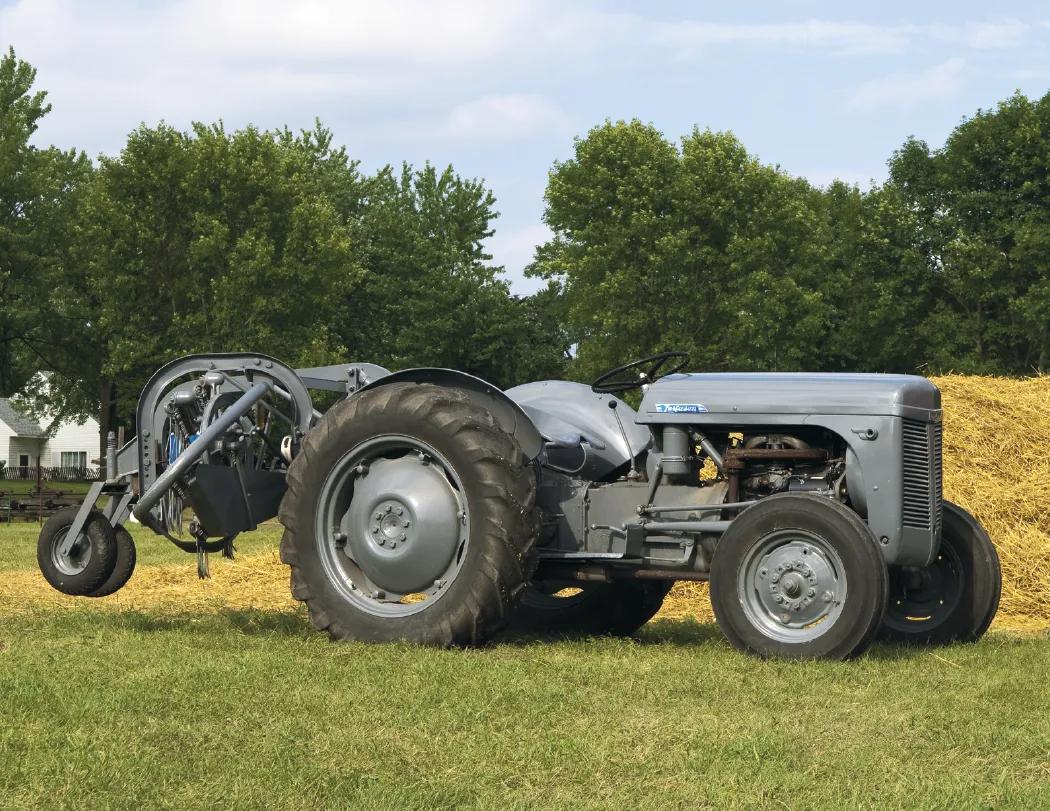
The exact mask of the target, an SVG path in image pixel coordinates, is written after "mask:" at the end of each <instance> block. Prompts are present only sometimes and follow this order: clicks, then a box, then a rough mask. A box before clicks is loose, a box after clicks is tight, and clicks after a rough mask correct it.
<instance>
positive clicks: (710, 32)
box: [650, 20, 920, 54]
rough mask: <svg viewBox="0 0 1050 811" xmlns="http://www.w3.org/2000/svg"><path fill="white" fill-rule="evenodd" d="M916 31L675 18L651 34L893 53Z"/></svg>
mask: <svg viewBox="0 0 1050 811" xmlns="http://www.w3.org/2000/svg"><path fill="white" fill-rule="evenodd" d="M919 30H920V29H919V28H918V27H917V26H912V25H904V26H885V25H870V24H868V23H858V22H840V21H835V20H805V21H803V22H797V23H795V22H792V23H768V24H739V25H737V24H728V23H713V22H692V21H686V22H683V21H678V22H669V23H655V24H653V25H652V26H651V27H650V32H651V33H650V36H651V37H652V39H653V40H654V41H655V42H657V43H660V44H663V45H670V46H672V47H676V48H679V49H693V48H705V47H709V46H714V45H751V46H756V47H780V48H789V49H799V50H828V51H832V52H835V53H845V54H856V53H872V54H876V53H878V54H896V53H901V52H903V51H904V50H905V49H906V48H907V46H908V44H909V42H910V40H911V38H912V37H913V36H914V35H915V34H916V33H917V32H918V31H919Z"/></svg>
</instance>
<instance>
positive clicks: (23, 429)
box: [0, 397, 44, 437]
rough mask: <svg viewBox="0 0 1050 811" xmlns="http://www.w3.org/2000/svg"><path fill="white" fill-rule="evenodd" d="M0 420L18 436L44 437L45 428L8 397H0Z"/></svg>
mask: <svg viewBox="0 0 1050 811" xmlns="http://www.w3.org/2000/svg"><path fill="white" fill-rule="evenodd" d="M0 420H3V421H4V422H5V423H7V426H8V427H9V428H10V429H11V430H12V431H14V432H15V434H17V435H18V436H27V437H42V436H44V429H43V428H41V427H40V425H39V424H37V422H36V420H34V419H31V418H30V417H27V416H26V415H25V414H23V413H22V412H21V411H19V410H18V409H17V408H15V406H14V404H13V403H12V402H11V400H10V399H9V398H7V397H0Z"/></svg>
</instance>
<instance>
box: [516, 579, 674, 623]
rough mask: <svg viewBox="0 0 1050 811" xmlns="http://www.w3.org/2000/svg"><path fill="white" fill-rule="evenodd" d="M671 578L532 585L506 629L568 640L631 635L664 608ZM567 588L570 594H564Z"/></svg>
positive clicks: (670, 585) (671, 582)
mask: <svg viewBox="0 0 1050 811" xmlns="http://www.w3.org/2000/svg"><path fill="white" fill-rule="evenodd" d="M673 585H674V581H673V580H614V581H612V582H611V583H577V582H572V583H546V582H542V581H540V582H536V583H534V584H531V585H530V586H529V588H528V589H527V590H526V591H525V594H524V596H523V597H522V598H521V602H520V603H518V605H517V607H516V608H515V609H514V614H513V616H512V617H511V621H510V629H511V630H512V631H515V632H521V633H535V634H565V635H569V636H630V635H631V634H633V633H635V632H636V631H637V630H638V629H639V628H641V627H642V626H643V625H645V624H646V623H647V622H648V621H649V620H651V619H652V618H653V617H654V616H656V612H657V611H659V610H660V606H661V605H663V601H664V597H666V596H667V593H668V592H669V591H670V590H671V587H672V586H673ZM570 588H572V589H575V592H574V593H572V594H566V593H565V592H566V591H568V590H569V589H570Z"/></svg>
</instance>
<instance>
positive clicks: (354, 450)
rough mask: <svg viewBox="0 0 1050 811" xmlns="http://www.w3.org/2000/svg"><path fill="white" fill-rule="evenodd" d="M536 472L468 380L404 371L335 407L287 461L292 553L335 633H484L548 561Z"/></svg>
mask: <svg viewBox="0 0 1050 811" xmlns="http://www.w3.org/2000/svg"><path fill="white" fill-rule="evenodd" d="M535 495H536V481H535V473H534V470H533V468H532V466H531V465H530V463H529V460H528V459H527V458H526V457H525V455H524V453H523V452H522V450H521V447H520V446H519V445H518V443H517V442H516V441H515V439H514V437H513V436H512V435H510V434H508V433H507V432H505V431H504V430H502V429H501V428H500V427H499V425H498V424H497V422H496V420H495V419H494V418H493V417H492V415H491V414H490V413H489V412H488V411H487V410H485V409H484V408H482V407H481V406H479V405H478V404H477V403H476V402H474V401H473V400H471V398H470V397H469V396H468V395H467V394H466V393H464V392H462V391H460V390H457V389H451V388H444V387H440V386H435V385H432V384H427V383H391V384H388V385H386V386H381V387H380V388H378V389H375V390H372V391H366V392H363V393H361V394H359V395H356V396H354V397H351V398H350V399H348V400H345V401H343V402H342V403H339V404H338V405H336V406H335V407H333V408H332V409H331V410H330V411H329V412H328V413H327V414H326V415H325V417H324V418H323V419H322V420H321V422H320V423H319V424H318V425H317V426H316V427H315V428H314V429H313V430H312V431H310V433H309V434H308V435H307V437H306V439H305V440H304V442H303V446H302V449H301V450H300V452H299V454H298V456H297V457H296V458H295V460H294V461H293V462H292V464H291V466H290V467H289V470H288V492H287V494H286V495H285V497H284V500H283V502H282V504H281V510H280V520H281V523H282V524H284V527H285V533H284V538H283V540H282V541H281V559H282V560H283V561H284V562H285V563H287V564H288V565H289V566H290V567H291V586H292V595H293V596H294V597H295V599H297V600H301V601H303V602H304V603H306V606H307V608H308V609H309V614H310V620H311V622H312V623H313V625H314V627H316V628H317V629H318V630H323V631H327V632H328V634H329V635H330V636H331V637H332V638H333V639H353V640H361V641H369V642H381V641H395V640H404V641H409V642H414V643H417V644H423V645H436V646H442V647H447V646H452V645H475V644H480V643H482V642H484V641H485V640H487V639H489V638H490V637H491V636H492V635H493V634H494V633H495V632H496V631H497V630H499V629H500V628H501V627H502V626H503V625H504V624H505V623H506V620H507V617H508V615H509V613H510V609H511V608H512V606H513V605H514V603H515V602H516V601H517V600H518V599H519V598H520V596H521V594H522V592H523V591H524V590H525V586H526V583H527V582H528V579H529V577H530V576H531V574H532V571H533V569H534V567H535V553H534V547H535V543H536V536H537V530H538V526H539V525H538V522H537V520H536V517H535V515H534V504H535Z"/></svg>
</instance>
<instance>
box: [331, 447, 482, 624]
mask: <svg viewBox="0 0 1050 811" xmlns="http://www.w3.org/2000/svg"><path fill="white" fill-rule="evenodd" d="M391 463H394V466H395V467H391ZM409 465H419V466H420V472H419V475H418V476H417V477H415V478H413V476H412V473H411V468H410V467H409ZM424 470H425V471H427V472H422V471H424ZM391 471H394V472H395V473H396V474H400V475H401V477H402V478H403V479H404V480H405V481H406V482H408V483H409V485H410V487H409V488H408V490H415V491H416V492H403V493H401V494H399V495H398V496H394V497H391V494H389V492H388V490H389V487H386V488H384V486H383V482H384V481H389V482H392V481H396V480H397V475H391ZM376 473H379V474H380V483H379V484H377V485H375V486H372V485H370V484H369V483H368V482H367V478H368V477H369V476H372V475H374V474H376ZM413 483H414V484H415V487H412V486H411V485H412V484H413ZM443 487H447V492H445V491H443V490H442V488H443ZM418 491H424V492H430V493H431V494H432V498H436V499H437V500H438V501H439V502H442V503H441V504H440V505H439V507H438V508H437V510H436V512H437V518H438V519H439V520H438V521H437V522H435V521H434V520H433V519H434V515H433V510H432V512H431V514H430V516H429V517H430V518H431V519H432V520H431V522H430V523H431V526H427V523H428V521H427V518H428V514H427V509H426V508H420V507H419V506H418V505H414V504H413V499H414V498H415V497H416V496H417V495H418ZM434 494H436V495H434ZM446 496H447V499H446ZM355 499H363V501H360V502H359V503H356V504H355ZM399 509H400V510H401V512H399V511H398V510H399ZM450 510H452V511H454V512H453V513H450V512H449V511H450ZM469 512H470V511H469V509H468V506H467V499H466V494H465V491H464V489H463V483H462V480H461V479H460V477H459V474H458V473H456V470H455V468H454V467H453V466H452V464H451V463H450V462H449V461H448V459H447V458H446V457H445V456H444V455H443V454H441V453H440V452H439V451H438V450H437V449H435V448H434V447H433V446H432V445H430V444H429V443H427V442H424V441H422V440H420V439H417V438H415V437H409V436H405V435H400V434H389V435H384V436H378V437H373V438H372V439H369V440H366V441H365V442H362V443H360V444H358V445H356V446H355V447H354V448H352V449H351V450H350V451H348V452H347V453H345V454H344V455H343V456H342V457H341V458H340V459H339V461H338V462H336V464H335V465H334V466H333V467H332V470H331V471H330V472H329V473H328V475H327V476H326V477H325V481H324V483H323V485H322V487H321V494H320V498H319V500H318V509H317V513H316V524H315V536H316V539H317V544H318V551H319V552H320V560H321V564H322V566H323V568H324V571H325V574H326V576H327V577H328V580H329V582H330V583H331V584H332V585H333V586H334V587H335V589H336V590H337V592H338V593H339V594H340V596H341V597H342V598H343V599H345V600H346V601H347V602H349V603H351V604H352V605H354V606H355V607H357V608H359V609H361V610H363V611H365V612H366V613H369V614H372V615H373V616H377V617H384V618H389V617H405V616H410V615H412V614H416V613H418V612H420V611H423V610H425V609H427V608H429V607H430V606H432V605H433V604H434V603H435V602H436V601H437V600H439V599H440V598H441V597H442V596H444V594H446V593H447V592H448V591H449V589H450V587H451V585H452V583H453V582H454V581H455V580H456V578H457V577H458V576H459V574H460V573H461V571H462V567H463V561H464V559H465V557H466V553H467V547H468V545H469V539H470V514H469ZM418 513H423V515H421V516H418V517H417V514H418ZM379 515H382V518H379ZM366 516H367V521H365V522H364V523H362V519H363V518H365V517H366ZM453 520H454V522H455V525H454V528H453V527H452V525H451V522H452V521H453ZM435 523H440V524H441V527H440V528H438V527H435V526H434V524H435ZM453 532H454V538H453V537H451V536H450V533H453ZM428 534H429V536H430V537H429V538H428ZM438 536H440V537H438ZM428 540H429V541H436V544H430V548H428ZM445 552H448V553H449V554H448V562H447V565H441V564H440V560H441V559H442V558H443V557H444V556H445ZM406 564H407V565H409V568H410V569H412V568H414V569H415V570H418V571H413V572H411V573H410V574H409V575H407V576H408V577H411V576H413V575H417V577H424V576H425V577H426V579H427V581H428V582H427V583H423V582H417V583H415V584H413V587H412V588H408V589H404V590H402V589H401V588H396V587H394V586H393V585H391V583H392V582H395V581H397V580H398V578H399V577H405V576H406V575H403V574H402V572H404V570H405V566H406ZM431 573H432V575H433V576H430V574H431ZM415 586H418V587H415Z"/></svg>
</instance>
